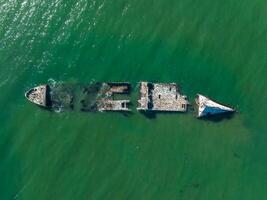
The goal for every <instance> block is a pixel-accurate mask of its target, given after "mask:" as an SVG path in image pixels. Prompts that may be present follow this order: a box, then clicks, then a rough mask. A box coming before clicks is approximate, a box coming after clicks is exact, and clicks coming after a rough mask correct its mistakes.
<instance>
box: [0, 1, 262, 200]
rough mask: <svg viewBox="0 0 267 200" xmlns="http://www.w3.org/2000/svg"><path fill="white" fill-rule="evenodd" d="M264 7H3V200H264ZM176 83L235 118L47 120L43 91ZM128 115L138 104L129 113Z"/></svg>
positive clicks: (73, 115) (71, 116)
mask: <svg viewBox="0 0 267 200" xmlns="http://www.w3.org/2000/svg"><path fill="white" fill-rule="evenodd" d="M266 55H267V3H266V2H265V1H263V0H254V1H249V0H243V1H241V0H239V1H237V0H231V1H230V0H225V1H222V0H221V1H212V0H202V1H199V0H196V1H191V0H179V1H175V0H157V1H154V0H146V1H134V0H125V1H121V0H118V1H107V0H95V1H93V0H92V1H90V0H76V1H73V0H68V1H67V0H47V1H41V0H1V1H0V110H1V111H0V124H1V126H0V199H1V200H10V199H23V200H31V199H32V200H36V199H38V200H48V199H49V200H54V199H55V200H59V199H62V200H68V199H69V200H73V199H79V200H88V199H101V200H102V199H105V200H106V199H116V200H118V199H119V200H125V199H129V200H130V199H138V200H140V199H144V200H149V199H153V200H155V199H160V200H162V199H164V200H165V199H166V200H171V199H175V200H176V199H177V200H190V199H194V200H195V199H197V200H198V199H199V200H207V199H211V200H214V199H216V200H220V199H221V200H222V199H227V200H237V199H240V200H265V199H267V190H266V189H267V145H266V144H267V125H266V122H265V120H266V114H265V113H266V112H267V105H266V102H267V90H266V77H267V56H266ZM94 80H96V81H129V82H131V83H132V84H133V87H134V90H133V93H132V100H133V103H134V105H136V99H137V96H138V88H137V85H136V83H137V82H138V81H141V80H149V81H158V82H176V83H178V84H179V85H180V86H181V88H182V92H183V93H184V94H186V95H188V97H189V99H190V101H191V102H193V99H194V96H195V94H196V93H202V94H205V95H208V96H210V97H213V98H214V99H216V100H218V101H220V102H224V103H227V104H229V105H232V106H234V107H236V108H237V109H238V111H239V112H238V114H236V115H235V116H234V117H233V118H231V119H225V120H223V121H220V122H213V121H203V120H197V119H195V118H194V116H193V115H192V114H191V113H187V114H166V113H165V114H157V116H156V118H153V119H150V118H147V117H146V116H144V115H142V114H140V113H138V112H136V111H134V112H133V113H132V114H131V115H129V116H125V115H122V114H119V113H82V112H71V111H68V112H62V113H54V112H49V111H45V110H43V109H40V108H38V107H37V106H34V105H32V104H30V103H29V102H27V100H26V99H25V98H24V92H25V91H26V90H28V89H29V88H31V87H33V86H36V85H39V84H42V83H47V82H51V81H56V82H70V83H89V82H91V81H94ZM133 109H134V107H133Z"/></svg>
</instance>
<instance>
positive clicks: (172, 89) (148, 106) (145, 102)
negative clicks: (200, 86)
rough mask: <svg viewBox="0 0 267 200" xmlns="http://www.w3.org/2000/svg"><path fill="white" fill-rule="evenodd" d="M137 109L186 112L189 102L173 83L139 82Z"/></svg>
mask: <svg viewBox="0 0 267 200" xmlns="http://www.w3.org/2000/svg"><path fill="white" fill-rule="evenodd" d="M138 103H139V106H138V108H137V110H140V111H167V112H186V111H187V106H188V104H189V102H188V101H187V97H186V96H185V95H181V94H180V92H179V88H178V86H177V84H175V83H150V82H141V83H140V99H139V100H138Z"/></svg>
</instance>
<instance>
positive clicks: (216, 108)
mask: <svg viewBox="0 0 267 200" xmlns="http://www.w3.org/2000/svg"><path fill="white" fill-rule="evenodd" d="M196 104H197V105H198V113H197V117H207V116H211V115H219V114H226V113H233V112H235V110H234V109H233V108H230V107H227V106H224V105H222V104H219V103H217V102H215V101H213V100H211V99H209V98H208V97H205V96H203V95H201V94H198V95H197V98H196Z"/></svg>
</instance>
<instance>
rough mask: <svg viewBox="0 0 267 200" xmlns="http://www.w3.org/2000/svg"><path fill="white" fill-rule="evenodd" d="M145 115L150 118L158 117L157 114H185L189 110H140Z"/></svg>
mask: <svg viewBox="0 0 267 200" xmlns="http://www.w3.org/2000/svg"><path fill="white" fill-rule="evenodd" d="M139 112H140V113H141V114H142V115H143V116H145V117H146V118H149V119H156V118H157V115H185V114H188V112H174V111H139Z"/></svg>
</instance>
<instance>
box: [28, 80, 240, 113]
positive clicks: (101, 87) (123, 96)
mask: <svg viewBox="0 0 267 200" xmlns="http://www.w3.org/2000/svg"><path fill="white" fill-rule="evenodd" d="M130 93H131V84H130V83H128V82H96V83H90V84H85V85H83V84H64V83H58V84H44V85H40V86H37V87H34V88H32V89H30V90H28V91H27V92H26V93H25V97H26V98H27V99H28V100H29V101H30V102H32V103H34V104H36V105H38V106H40V107H43V108H47V109H51V110H54V111H61V110H67V109H71V110H80V111H84V112H103V111H114V112H130V111H131V109H130V105H131V101H130V98H129V94H130ZM195 101H196V105H197V117H198V118H204V117H209V116H216V115H222V114H228V113H234V112H235V109H234V108H231V107H228V106H225V105H223V104H220V103H217V102H215V101H213V100H211V99H210V98H208V97H206V96H203V95H201V94H198V95H197V97H196V99H195ZM137 104H138V105H137V108H136V109H137V110H138V111H140V112H148V113H150V112H153V113H156V112H183V113H184V112H187V110H188V107H189V105H191V104H190V102H189V101H188V99H187V96H186V95H183V94H181V91H180V88H179V86H178V85H177V84H176V83H152V82H146V81H144V82H140V83H139V99H138V100H137Z"/></svg>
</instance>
